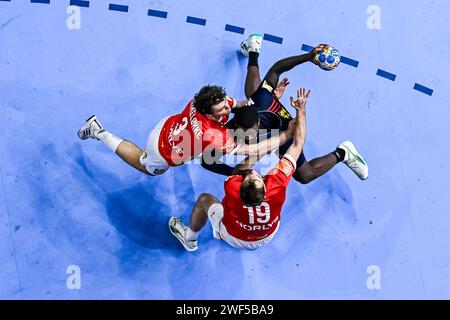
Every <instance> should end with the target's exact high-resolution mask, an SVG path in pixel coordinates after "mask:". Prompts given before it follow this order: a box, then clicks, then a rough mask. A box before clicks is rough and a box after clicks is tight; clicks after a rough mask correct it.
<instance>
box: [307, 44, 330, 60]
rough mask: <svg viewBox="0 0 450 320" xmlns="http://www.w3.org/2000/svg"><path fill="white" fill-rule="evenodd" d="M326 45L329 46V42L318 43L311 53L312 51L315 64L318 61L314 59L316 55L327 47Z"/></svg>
mask: <svg viewBox="0 0 450 320" xmlns="http://www.w3.org/2000/svg"><path fill="white" fill-rule="evenodd" d="M326 47H328V45H327V44H319V45H317V46H316V47H315V48H314V49H313V50H312V51H311V52H310V53H311V62H312V63H314V64H315V65H317V64H318V63H317V62H316V61H314V56H315V55H316V54H317V53H319V52H320V51H322V50H323V49H325V48H326Z"/></svg>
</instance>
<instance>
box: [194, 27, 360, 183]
mask: <svg viewBox="0 0 450 320" xmlns="http://www.w3.org/2000/svg"><path fill="white" fill-rule="evenodd" d="M262 41H263V36H262V35H259V34H253V35H251V36H250V37H249V38H248V39H247V40H245V41H244V42H242V44H241V52H242V54H243V55H245V56H248V57H249V61H248V66H247V76H246V79H245V95H246V96H247V98H248V99H250V100H251V102H253V106H252V107H250V108H246V109H241V110H239V111H240V112H239V114H236V115H235V117H234V119H233V120H231V121H230V123H229V124H228V125H229V127H230V128H233V127H234V126H235V125H234V123H241V122H245V120H246V118H247V117H248V118H249V119H251V118H253V117H254V115H253V113H254V112H258V116H259V129H266V130H268V131H269V132H270V130H271V129H272V130H273V129H277V130H280V131H284V130H286V129H287V128H288V125H289V122H290V121H291V120H292V119H293V118H292V116H291V115H290V113H289V111H288V110H287V109H286V108H285V107H284V106H283V104H282V103H281V102H280V100H279V99H281V97H282V96H283V94H284V91H285V89H286V86H287V85H288V84H289V81H288V79H287V78H284V79H282V80H281V81H279V79H280V76H281V74H283V73H284V72H287V71H289V70H291V69H292V68H294V67H296V66H298V65H300V64H302V63H305V62H312V63H315V62H314V55H315V53H316V52H318V51H320V50H321V49H322V47H323V46H324V45H319V46H317V47H316V48H314V50H312V51H311V52H309V53H306V54H303V55H298V56H292V57H288V58H285V59H282V60H280V61H277V62H276V63H275V64H274V65H273V66H272V67H271V68H270V69H269V71H268V72H267V74H266V76H265V77H264V79H262V80H261V76H260V72H259V66H258V58H259V52H260V48H261V44H262ZM291 144H292V140H291V141H288V142H287V143H286V144H284V145H282V146H281V147H280V149H279V155H280V157H282V156H283V155H284V154H285V153H286V151H287V150H288V149H289V147H290V145H291ZM339 162H343V163H345V164H346V165H347V166H348V167H349V168H350V169H351V170H352V171H354V172H355V174H356V175H357V176H358V177H359V178H360V179H361V180H365V179H367V178H368V175H369V170H368V166H367V163H366V162H365V161H364V159H363V158H362V156H361V155H359V154H358V152H357V150H356V148H355V147H354V145H353V144H352V143H351V142H350V141H344V142H343V143H341V144H340V145H339V146H338V147H337V148H336V149H335V150H334V151H332V152H330V153H329V154H327V155H324V156H322V157H318V158H315V159H312V160H309V161H308V160H306V158H305V155H304V153H303V152H302V154H301V155H300V157H299V158H298V160H297V169H296V171H295V173H294V175H293V177H294V179H295V180H297V181H299V182H300V183H303V184H307V183H309V182H311V181H313V180H315V179H316V178H318V177H320V176H322V175H324V174H325V173H326V172H328V171H329V170H330V169H331V168H333V167H334V166H335V165H336V164H337V163H339ZM202 165H203V167H205V168H206V169H208V170H210V171H213V172H216V173H219V174H223V175H227V176H228V175H231V174H232V172H233V169H234V168H232V167H230V166H228V165H226V164H223V163H220V162H216V163H214V164H209V165H208V164H207V163H205V162H204V161H203V163H202Z"/></svg>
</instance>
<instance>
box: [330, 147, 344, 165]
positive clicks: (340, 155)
mask: <svg viewBox="0 0 450 320" xmlns="http://www.w3.org/2000/svg"><path fill="white" fill-rule="evenodd" d="M333 154H334V155H335V156H336V159H337V162H342V161H344V158H345V150H344V149H341V148H336V151H334V153H333Z"/></svg>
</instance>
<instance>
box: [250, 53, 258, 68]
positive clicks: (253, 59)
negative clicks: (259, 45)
mask: <svg viewBox="0 0 450 320" xmlns="http://www.w3.org/2000/svg"><path fill="white" fill-rule="evenodd" d="M258 57H259V53H258V52H249V53H248V67H251V66H255V67H258V68H259V66H258Z"/></svg>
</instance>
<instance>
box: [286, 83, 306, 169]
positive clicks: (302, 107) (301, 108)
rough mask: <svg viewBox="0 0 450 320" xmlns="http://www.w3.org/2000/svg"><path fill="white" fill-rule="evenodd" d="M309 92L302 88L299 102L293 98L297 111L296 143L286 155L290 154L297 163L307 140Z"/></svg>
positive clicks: (298, 98)
mask: <svg viewBox="0 0 450 320" xmlns="http://www.w3.org/2000/svg"><path fill="white" fill-rule="evenodd" d="M309 93H310V91H309V90H306V89H304V88H300V89H298V90H297V100H294V98H293V97H291V106H292V107H293V108H295V110H296V111H297V116H296V117H295V120H294V121H295V122H296V123H295V129H294V132H293V137H294V141H293V142H292V145H291V146H290V147H289V149H288V150H287V152H286V154H289V155H290V156H291V157H292V158H294V159H295V160H296V161H297V159H298V157H299V156H300V154H301V153H302V151H303V146H304V144H305V139H306V102H307V100H308V97H309Z"/></svg>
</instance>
